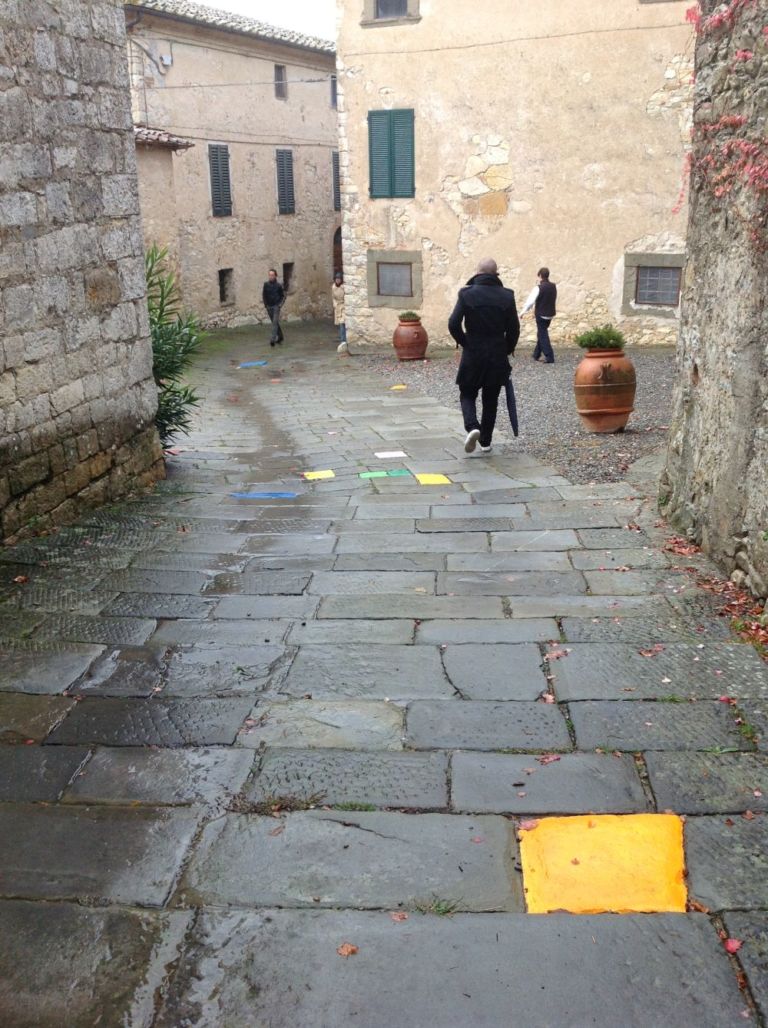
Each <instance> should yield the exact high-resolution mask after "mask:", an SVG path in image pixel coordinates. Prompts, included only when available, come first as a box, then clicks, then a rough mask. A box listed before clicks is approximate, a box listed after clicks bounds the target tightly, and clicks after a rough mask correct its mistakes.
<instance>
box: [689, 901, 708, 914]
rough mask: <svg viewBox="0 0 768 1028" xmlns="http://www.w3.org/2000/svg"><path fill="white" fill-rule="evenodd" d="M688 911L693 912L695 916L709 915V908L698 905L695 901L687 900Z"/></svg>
mask: <svg viewBox="0 0 768 1028" xmlns="http://www.w3.org/2000/svg"><path fill="white" fill-rule="evenodd" d="M688 909H689V910H692V911H695V912H696V913H697V914H708V913H709V907H705V906H704V904H703V903H699V901H698V900H695V899H689V900H688Z"/></svg>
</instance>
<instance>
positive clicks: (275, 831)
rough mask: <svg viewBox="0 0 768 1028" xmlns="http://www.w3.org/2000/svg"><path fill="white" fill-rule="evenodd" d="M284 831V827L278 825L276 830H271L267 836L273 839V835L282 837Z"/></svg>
mask: <svg viewBox="0 0 768 1028" xmlns="http://www.w3.org/2000/svg"><path fill="white" fill-rule="evenodd" d="M284 831H285V825H278V826H277V828H273V829H272V831H271V832H268V833H267V834H268V835H271V836H273V837H274V836H275V835H282V834H283V832H284Z"/></svg>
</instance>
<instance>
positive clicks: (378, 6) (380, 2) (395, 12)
mask: <svg viewBox="0 0 768 1028" xmlns="http://www.w3.org/2000/svg"><path fill="white" fill-rule="evenodd" d="M419 19H420V15H419V0H363V17H362V19H361V21H360V24H361V25H392V24H395V25H396V24H398V23H403V22H409V21H419Z"/></svg>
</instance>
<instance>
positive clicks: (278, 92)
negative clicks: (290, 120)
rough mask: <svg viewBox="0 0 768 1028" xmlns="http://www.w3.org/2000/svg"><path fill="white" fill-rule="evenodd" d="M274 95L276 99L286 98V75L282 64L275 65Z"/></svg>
mask: <svg viewBox="0 0 768 1028" xmlns="http://www.w3.org/2000/svg"><path fill="white" fill-rule="evenodd" d="M275 96H276V97H277V99H278V100H287V99H288V77H287V75H286V73H285V65H284V64H276V65H275Z"/></svg>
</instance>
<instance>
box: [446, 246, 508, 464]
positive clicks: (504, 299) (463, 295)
mask: <svg viewBox="0 0 768 1028" xmlns="http://www.w3.org/2000/svg"><path fill="white" fill-rule="evenodd" d="M448 331H449V332H450V333H451V335H452V336H453V338H454V339H455V340H456V345H457V346H460V347H461V349H462V353H461V361H460V363H459V372H458V374H457V376H456V384H457V385H458V387H459V394H460V398H461V412H462V414H463V416H464V428H465V430H466V433H467V437H466V439H465V440H464V449H465V450H466V452H467V453H472V452H473V450H474V449H475V447H476V446H477V444H478V442H479V443H480V449H481V450H482V451H483V453H490V450H491V442H492V439H493V429H494V427H495V425H496V411H497V409H498V404H499V393H500V392H501V390H502V389H503V388H504V386H505V385H506V383H507V381H508V380H509V375H510V371H511V368H510V365H509V358H510V357H511V356H512V354H513V353H514V352H515V347H516V346H517V340H518V339H519V337H520V320H519V318H518V316H517V306H516V304H515V294H514V292H513V291H512V290H511V289H505V287H504V285H503V283H502V281H501V279H500V278H499V272H498V267H497V265H496V261H495V260H493V259H492V258H490V257H489V258H487V259H486V260H484V261H481V262H480V264H479V265H478V267H477V274H476V275H474V276H473V277H472V278H471V279H470V280H469V282H467V284H466V286H464V288H463V289H460V290H459V297H458V300H457V302H456V306H455V307H454V309H453V313H452V314H451V317H450V319H449V321H448ZM480 392H482V400H483V413H482V418H481V419H480V421H478V418H477V396H478V393H480Z"/></svg>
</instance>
